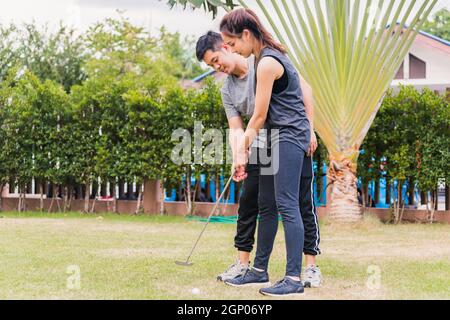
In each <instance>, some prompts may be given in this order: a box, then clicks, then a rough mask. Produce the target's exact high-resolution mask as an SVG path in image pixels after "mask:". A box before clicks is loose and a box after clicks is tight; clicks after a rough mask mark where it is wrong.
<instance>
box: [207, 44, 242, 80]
mask: <svg viewBox="0 0 450 320" xmlns="http://www.w3.org/2000/svg"><path fill="white" fill-rule="evenodd" d="M203 61H205V63H206V64H207V65H208V66H210V67H212V68H214V70H216V71H220V72H224V73H227V74H232V73H233V71H234V69H235V68H236V63H235V62H234V59H233V54H232V53H231V52H229V51H227V48H226V47H222V48H221V49H220V50H219V51H212V50H208V51H206V52H205V56H204V57H203Z"/></svg>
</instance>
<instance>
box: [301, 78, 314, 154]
mask: <svg viewBox="0 0 450 320" xmlns="http://www.w3.org/2000/svg"><path fill="white" fill-rule="evenodd" d="M300 86H301V88H302V92H303V100H304V102H305V110H306V116H307V117H308V120H309V123H310V128H311V142H310V145H309V150H308V156H309V155H312V154H313V153H314V152H315V151H316V149H317V137H316V134H315V132H314V96H313V91H312V88H311V86H310V85H309V84H308V82H306V81H305V79H303V78H302V77H301V76H300Z"/></svg>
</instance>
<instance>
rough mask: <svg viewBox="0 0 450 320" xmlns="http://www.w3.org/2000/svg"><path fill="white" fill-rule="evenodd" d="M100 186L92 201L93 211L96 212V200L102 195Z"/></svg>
mask: <svg viewBox="0 0 450 320" xmlns="http://www.w3.org/2000/svg"><path fill="white" fill-rule="evenodd" d="M100 192H101V191H100V188H97V194H96V195H95V196H94V200H93V201H92V207H91V213H94V211H95V202H96V200H97V198H98V197H99V196H100Z"/></svg>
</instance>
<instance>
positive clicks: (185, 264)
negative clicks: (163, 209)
mask: <svg viewBox="0 0 450 320" xmlns="http://www.w3.org/2000/svg"><path fill="white" fill-rule="evenodd" d="M232 178H233V176H231V177H230V179H228V182H227V184H226V185H225V187H224V188H223V191H222V194H221V195H220V197H219V199H217V201H216V204H215V205H214V208H213V209H212V211H211V213H210V215H209V217H208V220H207V221H206V223H205V226H204V227H203V230H202V232H200V235H199V236H198V238H197V241H196V242H195V244H194V247H193V248H192V250H191V253H190V254H189V256H188V257H187V259H186V261H175V263H176V264H177V265H179V266H183V267H190V266H192V262H189V259H190V258H191V256H192V253H193V252H194V250H195V248H196V247H197V244H198V242H199V241H200V238H201V237H202V235H203V232H205V230H206V227H207V226H208V224H209V221H210V220H211V217H212V216H213V214H214V212H216V209H217V206H218V205H219V203H220V201H221V200H222V198H223V196H224V195H225V192H226V191H227V189H228V187H229V186H230V183H231V180H232Z"/></svg>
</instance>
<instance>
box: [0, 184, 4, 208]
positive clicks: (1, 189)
mask: <svg viewBox="0 0 450 320" xmlns="http://www.w3.org/2000/svg"><path fill="white" fill-rule="evenodd" d="M4 187H5V185H4V184H3V183H2V184H0V212H2V211H3V197H2V195H3V188H4Z"/></svg>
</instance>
